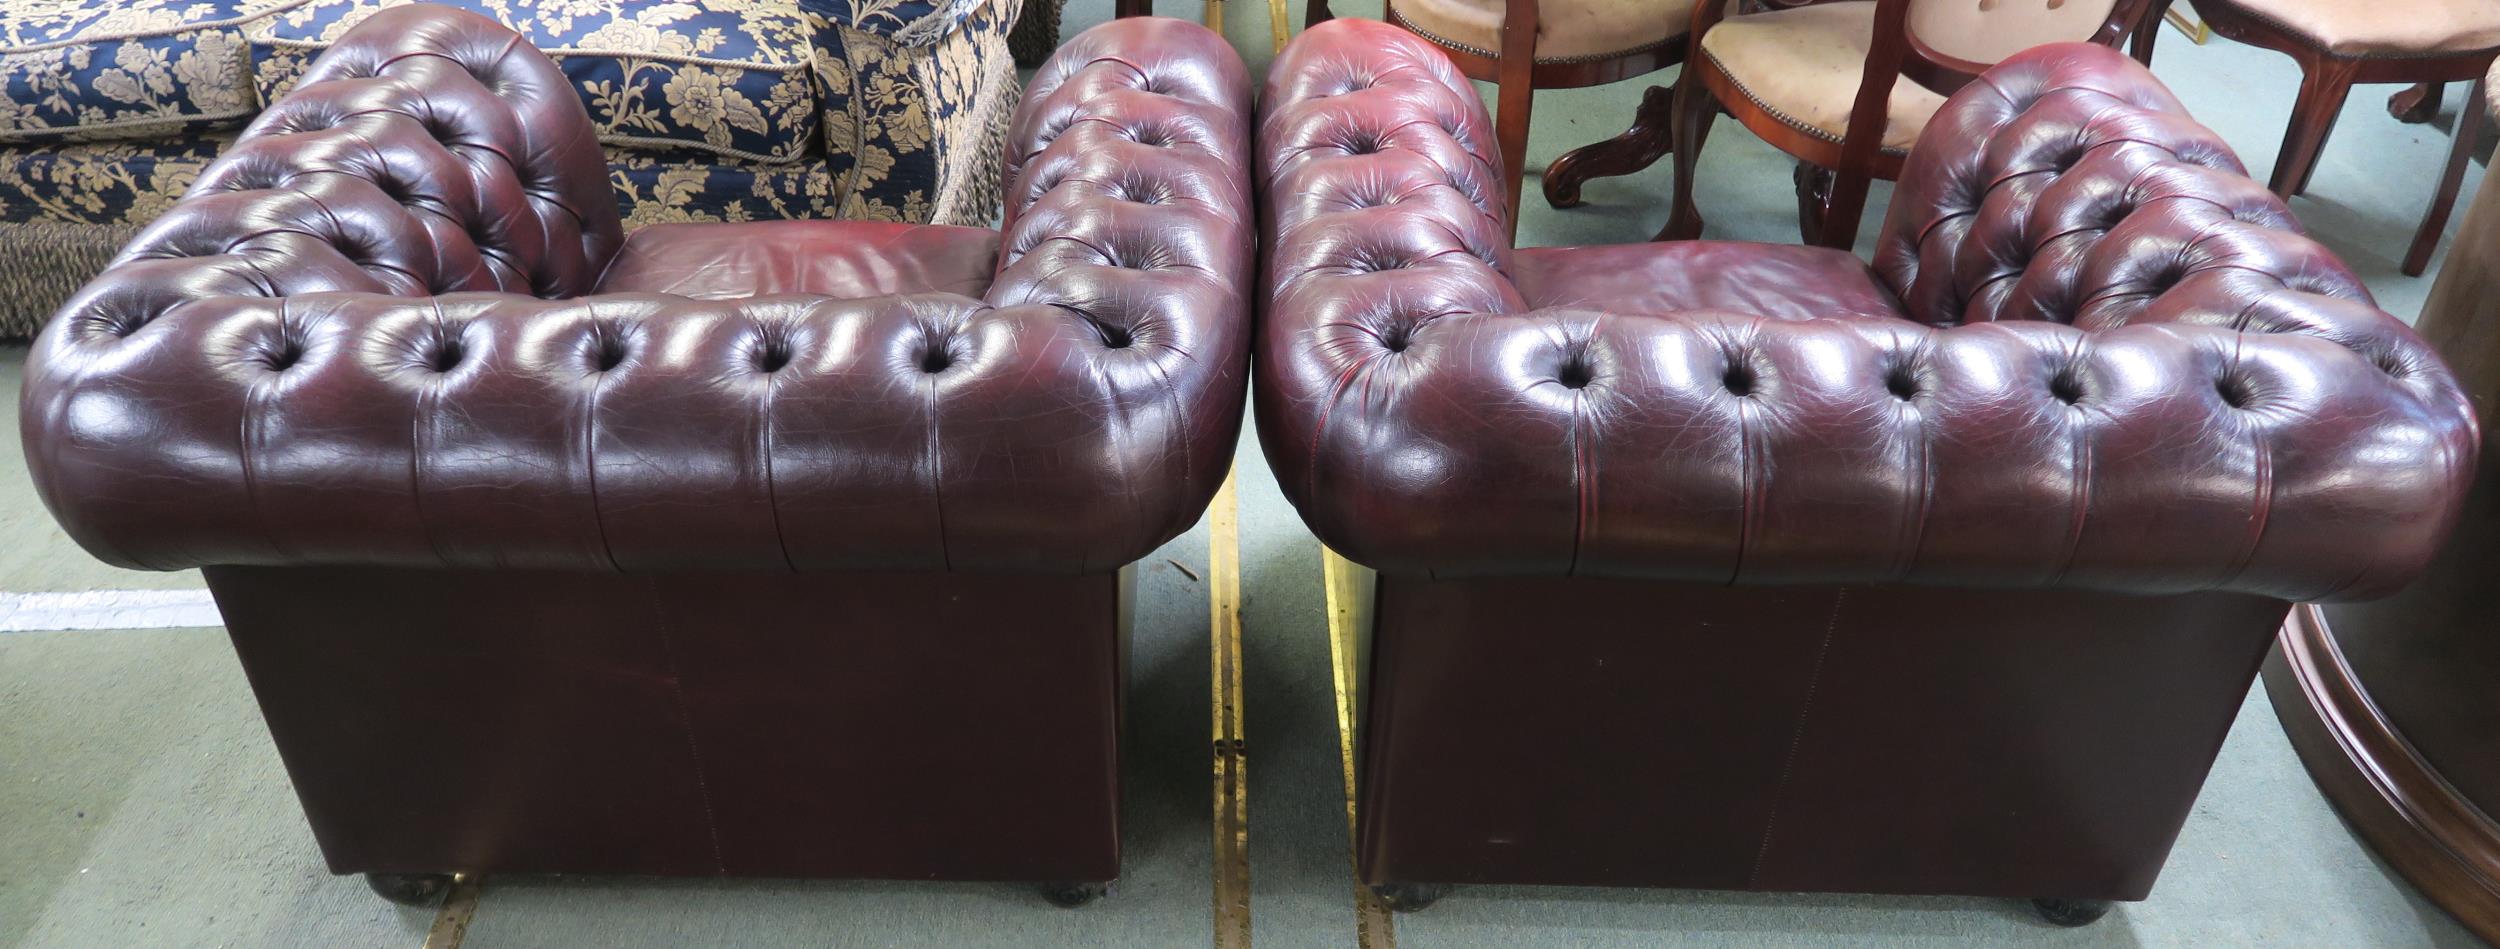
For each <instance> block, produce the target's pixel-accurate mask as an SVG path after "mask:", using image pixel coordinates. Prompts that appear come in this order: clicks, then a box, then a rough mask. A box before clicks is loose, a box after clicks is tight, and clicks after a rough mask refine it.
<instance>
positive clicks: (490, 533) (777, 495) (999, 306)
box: [21, 7, 1251, 572]
mask: <svg viewBox="0 0 2500 949" xmlns="http://www.w3.org/2000/svg"><path fill="white" fill-rule="evenodd" d="M406 9H411V10H423V9H436V10H439V8H419V7H411V8H406ZM395 15H396V16H395ZM427 17H433V18H437V19H429V18H427ZM402 21H405V22H402ZM441 22H448V23H451V24H453V25H454V27H456V29H451V30H449V32H450V33H452V34H455V35H456V36H457V37H459V38H460V39H459V42H458V43H455V44H452V46H451V48H452V49H454V50H455V51H456V52H454V53H452V54H450V55H449V58H450V59H451V60H453V61H455V62H464V61H465V60H462V59H461V57H462V56H467V55H470V54H471V53H475V52H477V51H481V50H504V51H507V52H508V55H507V54H506V53H499V54H498V55H500V56H503V57H504V58H502V59H496V60H493V61H495V62H503V63H520V62H524V61H526V62H527V63H531V64H534V65H523V66H513V67H511V68H513V69H514V70H515V71H516V75H517V76H518V78H512V77H504V78H502V79H499V80H492V81H489V80H483V79H482V80H481V81H480V82H481V84H482V85H483V86H484V89H483V90H479V89H471V88H469V87H468V86H467V85H465V84H462V83H460V82H458V81H456V80H449V81H451V82H452V85H453V86H454V87H456V88H457V91H456V93H455V94H456V95H457V96H461V97H465V98H460V99H456V100H455V99H446V98H444V97H443V96H441V95H438V90H439V88H441V87H440V86H438V85H437V84H436V80H437V79H438V78H441V77H442V74H441V72H440V70H441V68H442V67H438V66H435V65H431V64H430V61H431V60H433V59H435V58H439V57H442V56H443V55H444V54H441V53H438V52H435V51H434V50H435V45H429V44H438V43H439V35H438V33H437V32H435V30H436V27H435V24H437V23H441ZM496 30H500V28H499V27H494V26H493V25H492V24H491V23H486V22H485V21H483V20H479V19H477V18H474V17H466V16H463V15H455V14H450V13H448V12H444V13H430V14H426V16H425V17H419V16H417V15H413V14H399V13H398V11H392V12H390V13H385V14H382V15H379V16H377V17H375V18H374V20H372V21H369V22H368V23H367V24H366V25H364V26H362V27H360V28H359V29H358V30H356V31H354V32H351V33H350V34H349V35H348V37H346V38H345V39H344V40H342V42H341V43H340V45H339V47H338V48H337V49H336V50H334V51H333V52H331V53H330V54H328V55H327V56H325V57H324V58H323V59H322V60H321V62H320V63H317V64H316V65H315V66H314V69H313V73H312V76H311V77H309V78H308V79H307V80H306V82H305V83H304V84H303V85H302V86H300V87H299V89H298V92H297V93H296V94H295V96H293V97H290V99H289V100H287V101H283V102H280V103H278V104H276V105H274V106H272V109H271V114H272V115H274V116H278V118H275V119H264V120H263V123H262V124H260V125H258V126H255V128H254V130H253V131H252V132H251V133H248V134H247V136H246V139H245V141H244V142H243V143H242V144H241V145H239V146H238V148H237V149H236V151H235V153H234V154H232V155H229V156H228V157H226V158H224V159H221V160H220V161H219V162H217V163H215V164H213V165H212V166H211V167H210V168H209V169H208V170H206V171H205V172H203V174H202V178H201V184H200V186H199V187H198V188H197V189H195V191H194V192H193V193H192V194H191V195H190V196H188V197H186V198H185V199H183V200H182V201H181V202H179V203H177V205H176V206H175V208H174V210H173V211H172V212H171V213H169V214H168V215H167V216H166V219H165V220H163V221H160V222H159V223H158V224H157V225H156V226H154V227H151V228H150V229H149V230H148V231H147V232H145V233H144V234H142V235H141V237H140V238H139V239H138V240H136V241H135V242H134V243H133V245H132V247H131V248H130V249H129V250H128V251H126V252H125V253H124V255H123V258H122V261H121V262H120V263H117V264H116V265H115V266H114V267H113V268H111V269H109V270H108V271H106V273H105V274H104V275H102V276H101V277H99V278H98V279H97V281H96V282H95V283H94V284H93V285H91V286H89V287H88V288H87V289H86V290H84V291H82V292H81V293H80V294H79V295H78V296H77V297H76V298H74V299H73V300H71V301H70V303H69V304H68V305H67V306H66V307H65V309H64V311H63V313H62V314H60V315H59V316H57V317H55V319H54V320H53V322H52V323H51V324H50V325H49V326H48V327H47V329H46V330H45V332H44V333H43V335H42V336H41V338H40V339H39V340H38V342H37V344H36V348H35V350H34V352H33V354H32V356H31V357H30V360H29V364H28V370H27V382H26V392H25V397H24V399H23V400H22V409H21V412H22V420H23V425H22V430H23V437H24V439H25V443H26V449H27V457H28V460H29V463H30V465H31V466H32V468H33V470H34V474H35V480H36V485H37V488H38V490H39V491H40V493H41V494H42V496H43V498H44V500H45V502H46V504H47V505H49V506H50V507H51V509H52V511H53V513H54V514H55V515H56V516H57V517H58V518H59V519H60V521H61V522H62V524H63V525H64V526H65V527H66V528H67V529H68V531H69V533H70V534H71V536H72V537H73V538H75V539H76V540H77V541H78V542H79V543H80V544H82V545H83V546H85V547H86V548H87V549H88V550H90V551H92V552H94V553H95V554H96V555H97V556H99V557H102V558H103V559H105V560H107V561H110V562H112V563H116V564H120V565H124V566H131V567H142V568H155V569H178V568H184V567H191V566H200V565H216V564H314V563H318V564H371V565H387V566H410V567H434V566H462V567H487V566H531V567H553V568H579V569H601V570H609V569H615V570H662V569H710V568H726V569H766V570H772V569H787V570H816V569H941V570H942V569H958V570H963V569H995V570H1019V571H1049V572H1087V571H1100V570H1109V569H1114V568H1116V567H1118V566H1120V565H1122V564H1125V563H1127V562H1129V561H1132V560H1135V559H1136V558H1138V557H1140V556H1143V555H1144V554H1145V553H1146V552H1148V551H1150V550H1152V549H1153V548H1154V546H1156V545H1157V544H1159V543H1161V542H1162V541H1164V540H1166V539H1169V538H1170V537H1171V536H1173V535H1176V534H1178V533H1179V532H1180V531H1182V530H1184V529H1186V528H1187V527H1188V525H1189V524H1190V523H1192V522H1194V520H1195V519H1196V518H1197V516H1198V514H1199V513H1200V512H1201V511H1202V510H1203V508H1204V506H1205V503H1206V500H1207V498H1208V497H1209V496H1211V495H1212V493H1213V492H1214V490H1215V488H1216V486H1217V485H1218V484H1220V483H1221V481H1222V479H1223V477H1224V474H1225V469H1226V467H1227V466H1228V464H1229V461H1230V453H1231V449H1232V445H1233V443H1234V441H1235V439H1236V436H1237V432H1238V425H1239V420H1240V406H1241V399H1242V392H1241V389H1242V380H1243V375H1244V372H1245V366H1244V362H1245V361H1246V359H1247V333H1248V319H1247V300H1246V293H1247V281H1248V279H1249V267H1250V254H1251V250H1250V245H1249V241H1250V229H1249V224H1248V221H1247V215H1248V210H1247V209H1248V207H1249V205H1248V180H1247V172H1246V170H1245V169H1246V153H1247V141H1248V128H1247V124H1248V118H1247V114H1248V101H1247V80H1246V77H1245V75H1244V72H1243V69H1242V66H1241V63H1240V61H1239V59H1238V58H1237V57H1235V56H1234V54H1233V53H1232V52H1231V50H1230V49H1229V48H1227V47H1225V46H1224V45H1223V43H1222V41H1221V39H1220V38H1218V37H1215V36H1214V35H1213V34H1212V33H1209V32H1207V31H1206V30H1204V29H1202V28H1199V27H1196V26H1193V25H1190V24H1186V23H1180V22H1177V21H1169V20H1161V21H1143V20H1140V21H1121V22H1119V23H1116V24H1111V25H1108V26H1106V27H1103V28H1100V29H1097V30H1094V31H1089V32H1088V33H1087V34H1085V35H1084V36H1081V37H1079V38H1078V39H1077V40H1076V41H1075V42H1073V43H1071V44H1070V46H1069V48H1068V49H1067V50H1065V51H1063V52H1062V53H1061V54H1060V56H1059V57H1058V58H1057V59H1055V60H1054V61H1053V62H1052V63H1051V64H1050V65H1048V66H1045V67H1044V69H1043V72H1042V76H1041V78H1039V79H1037V80H1036V82H1035V85H1034V90H1033V92H1032V94H1030V95H1029V96H1028V97H1027V99H1026V104H1025V107H1024V113H1023V114H1022V116H1021V117H1020V118H1019V119H1018V121H1017V123H1016V132H1015V133H1014V134H1013V135H1012V136H1011V137H1012V139H1013V140H1014V141H1016V142H1018V143H1021V145H1020V146H1019V148H1018V149H1017V150H1015V151H1014V152H1012V153H1011V154H1010V155H1009V156H1008V157H1007V161H1008V162H1009V166H1010V168H1009V170H1010V176H1009V177H1010V180H1011V181H1014V182H1016V187H1017V189H1018V191H1017V192H1016V193H1017V194H1018V195H1020V198H1019V199H1018V200H1016V201H1015V202H1014V210H1013V212H1012V218H1013V220H1012V221H1011V223H1010V225H1009V230H1008V233H1007V252H1006V253H1004V254H1003V255H1002V261H1001V269H1000V271H999V274H998V278H997V280H996V281H994V282H993V283H992V285H991V289H990V293H989V297H988V298H987V299H974V298H971V297H968V296H963V295H960V294H951V293H929V294H918V295H902V296H883V297H873V298H866V299H852V300H845V299H834V298H828V297H821V296H807V295H789V296H773V297H759V298H753V299H743V300H696V299H689V298H685V297H679V296H670V295H661V294H607V295H592V296H581V295H579V293H580V291H581V290H583V289H585V288H586V287H587V286H588V285H589V284H590V283H591V281H593V280H595V277H596V274H597V272H598V266H597V264H598V263H599V262H600V261H602V260H603V259H604V257H603V255H604V254H607V253H612V251H613V247H614V244H615V233H614V232H615V226H614V221H615V218H614V208H613V207H612V205H611V206H606V207H607V211H606V214H605V215H604V216H602V215H600V214H599V213H598V212H597V210H596V209H595V208H592V207H590V206H588V205H585V206H584V207H583V208H580V209H575V208H572V207H571V206H570V205H569V204H568V203H567V202H566V201H565V200H563V199H565V197H566V196H567V195H569V194H570V193H571V192H570V191H569V190H568V189H571V188H573V187H575V185H576V183H577V181H587V182H588V184H587V185H582V186H581V187H583V188H585V189H589V188H595V189H597V191H598V192H599V193H600V195H601V198H602V200H607V198H606V196H605V189H606V183H605V180H604V177H603V176H602V175H601V174H599V173H598V172H597V171H596V170H592V171H590V172H589V175H588V177H587V178H584V179H576V178H575V177H573V176H572V174H573V173H572V170H571V169H570V167H569V165H568V164H566V163H568V162H571V161H573V158H572V155H573V153H572V152H570V151H569V150H568V149H570V148H571V143H573V142H575V141H579V142H582V143H589V142H590V138H589V135H588V123H587V119H586V118H583V117H582V115H581V111H580V106H579V104H578V102H577V101H576V100H574V99H573V98H572V97H571V95H570V93H569V92H566V91H564V90H563V88H562V87H561V86H553V87H551V88H553V89H555V90H556V91H557V92H562V93H563V95H562V96H561V97H560V100H559V99H557V98H554V97H548V96H541V95H540V94H539V92H538V89H539V86H537V85H532V83H538V84H542V85H543V83H545V82H549V81H553V80H552V79H551V78H550V77H552V76H553V71H552V70H553V67H552V66H548V65H546V64H545V60H544V59H543V58H536V54H535V53H530V54H529V55H528V56H527V57H524V56H521V55H520V51H525V50H526V47H520V48H518V50H514V49H513V48H512V47H510V46H509V44H504V43H502V39H501V38H498V37H495V36H493V35H492V34H491V33H490V31H496ZM503 36H504V37H508V36H509V34H503ZM394 43H412V44H415V45H414V46H413V47H412V48H404V49H403V48H395V47H393V46H391V44H394ZM377 44H378V45H377ZM499 44H501V45H499ZM377 49H378V50H379V52H375V51H374V50H377ZM459 51H465V52H459ZM369 64H374V65H378V68H379V69H380V71H381V73H382V75H381V76H380V77H378V78H368V77H365V76H361V75H357V74H359V73H363V72H366V71H367V68H366V67H367V65H369ZM467 74H468V73H467V72H464V73H463V75H467ZM481 91H482V93H483V94H485V95H489V96H492V97H494V98H493V100H489V99H478V98H477V95H478V94H480V93H481ZM297 99H302V100H304V101H302V102H298V101H296V100H297ZM472 100H474V102H475V104H476V105H478V106H479V108H477V109H475V110H474V111H472V112H452V111H450V108H449V107H447V106H446V105H445V102H447V101H456V102H461V103H468V102H471V101H472ZM495 101H500V102H502V103H504V105H502V106H495V105H494V102H495ZM554 101H562V102H566V103H571V107H570V110H569V112H567V111H565V110H561V109H555V108H553V106H552V105H549V106H548V109H547V111H546V114H541V115H531V116H528V118H527V120H526V121H516V119H518V118H520V117H522V116H523V115H524V114H525V113H530V112H531V110H533V109H535V108H537V107H538V106H539V105H540V104H543V103H552V102H554ZM330 103H338V105H336V106H333V105H331V104H330ZM499 109H500V110H501V111H498V110H499ZM288 116H294V117H299V118H303V117H321V118H326V119H331V120H332V121H329V122H327V123H324V122H311V123H310V124H311V126H317V127H319V129H320V130H318V131H296V130H295V128H294V126H292V125H290V124H285V123H290V122H292V121H295V120H293V119H288V118H286V117H288ZM458 122H471V123H476V128H479V129H483V131H478V132H466V131H461V129H464V128H469V126H462V125H458V124H457V123H458ZM273 123H277V124H273ZM438 124H440V125H442V126H444V127H447V128H452V129H453V132H451V133H448V134H447V138H448V139H449V140H448V141H441V142H438V141H437V139H436V138H434V137H432V136H430V135H428V132H429V131H430V130H431V129H433V128H435V126H436V125H438ZM409 136H424V138H423V142H422V143H418V142H417V140H415V139H410V138H408V137H409ZM403 141H405V142H406V144H404V145H403ZM272 143H275V144H272ZM589 154H590V155H591V156H593V157H594V158H595V156H596V149H595V146H591V151H590V152H589ZM489 199H492V200H489ZM505 199H508V200H505ZM558 212H562V213H561V214H559V213H558ZM557 217H562V218H564V219H566V220H573V221H582V222H587V223H586V224H584V225H582V226H581V227H579V228H576V229H574V230H564V229H561V228H557V227H555V226H553V225H545V226H543V227H539V226H538V225H533V227H539V229H533V230H531V231H530V233H531V234H533V235H535V234H539V233H540V231H541V230H543V231H544V232H545V234H547V235H549V239H547V240H543V241H533V242H529V243H527V244H524V245H521V246H519V247H518V248H517V249H515V248H507V247H505V246H503V245H502V244H500V243H498V242H497V241H496V240H494V239H493V237H492V236H493V235H497V234H505V233H509V232H511V230H512V229H513V228H515V227H516V226H518V225H516V224H515V223H514V222H515V221H524V222H526V221H529V220H537V219H553V218H557ZM473 234H474V235H483V236H478V237H476V238H475V239H474V241H471V239H470V237H469V235H473ZM558 238H560V240H558ZM576 244H578V245H579V247H580V248H581V249H580V250H577V251H574V253H575V254H577V255H578V257H567V256H563V255H561V254H559V253H558V250H560V249H563V250H570V249H572V248H574V246H575V245H576ZM559 258H560V262H561V265H560V266H557V265H550V264H548V263H546V262H547V261H551V260H559ZM521 264H532V266H521ZM523 289H527V290H530V291H534V292H535V295H532V294H529V293H522V292H514V291H518V290H523Z"/></svg>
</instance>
